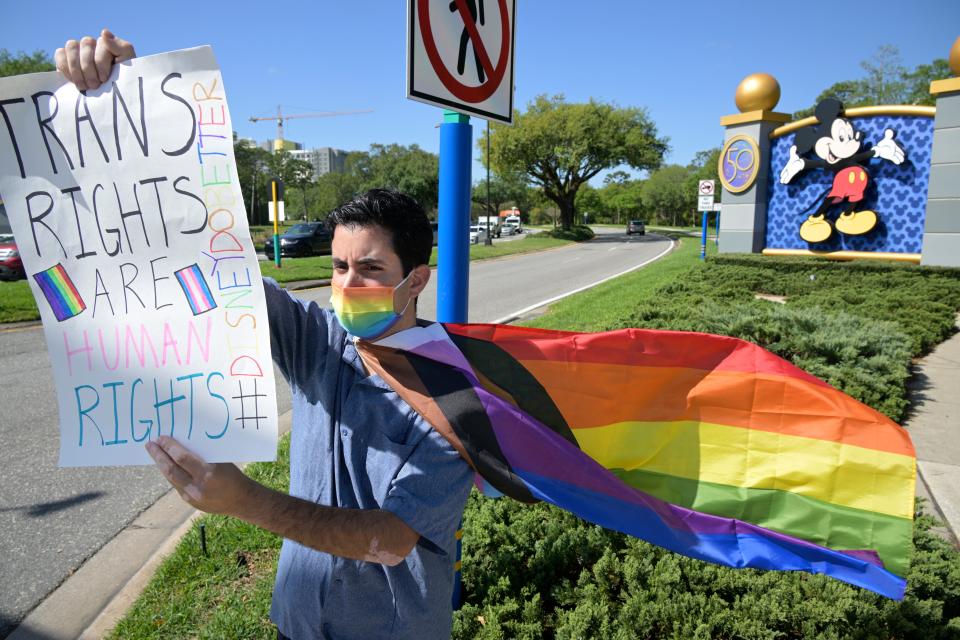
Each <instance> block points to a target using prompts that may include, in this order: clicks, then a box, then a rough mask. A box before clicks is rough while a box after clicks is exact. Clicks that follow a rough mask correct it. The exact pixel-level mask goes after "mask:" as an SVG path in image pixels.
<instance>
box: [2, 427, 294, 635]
mask: <svg viewBox="0 0 960 640" xmlns="http://www.w3.org/2000/svg"><path fill="white" fill-rule="evenodd" d="M291 420H292V412H291V411H286V412H285V413H283V414H281V415H280V416H278V419H277V434H278V436H280V435H283V434H285V433H286V432H287V431H289V430H290V423H291ZM202 515H204V514H203V513H202V512H200V511H197V510H196V509H194V508H193V507H191V506H190V505H189V504H187V503H186V502H184V501H183V500H181V499H180V496H179V495H178V494H177V492H176V490H174V489H170V490H168V491H167V492H166V493H164V494H163V495H162V496H161V497H160V498H159V499H158V500H157V501H156V502H154V503H153V504H152V505H151V506H149V507H147V508H146V509H145V510H144V511H142V512H141V513H140V515H139V516H137V517H136V518H134V520H133V521H132V522H131V523H130V524H128V525H127V526H126V527H124V528H123V529H122V530H121V531H120V532H119V533H118V534H117V535H116V536H114V537H113V538H112V539H111V540H109V541H108V542H107V543H106V544H104V545H103V546H102V547H101V548H100V549H99V550H98V551H97V552H96V553H94V554H93V555H92V556H91V557H90V558H88V559H87V560H85V561H84V563H83V564H81V565H80V567H79V568H78V569H77V570H76V571H74V572H73V573H72V574H70V576H68V577H67V579H66V580H64V581H63V583H61V584H60V586H59V587H57V588H56V589H54V590H53V591H52V592H51V593H50V594H49V595H47V597H46V598H44V599H43V600H42V601H41V602H40V604H38V605H37V606H36V607H35V608H34V609H33V610H32V611H31V612H30V613H28V614H27V616H26V617H25V618H24V619H23V621H22V622H21V623H20V624H19V625H18V626H17V627H16V628H15V629H14V630H13V632H11V634H10V635H9V636H7V640H52V639H54V638H57V639H60V638H63V639H66V638H78V639H79V640H98V639H99V638H103V637H104V636H106V635H107V634H108V633H110V631H111V630H113V628H114V627H115V626H116V625H117V623H118V622H119V621H120V620H121V619H122V618H123V616H124V615H125V614H126V613H127V611H128V610H129V609H130V606H131V605H132V604H133V603H134V602H135V601H136V599H137V598H138V597H140V594H141V593H143V590H144V589H145V588H146V586H147V584H149V582H150V580H151V579H152V578H153V576H154V574H155V573H156V571H157V569H158V568H159V567H160V564H161V563H162V562H163V560H164V559H166V557H167V556H168V555H169V554H170V552H172V551H173V550H174V548H176V546H177V544H179V543H180V540H181V538H183V536H184V535H185V534H186V533H187V532H188V531H190V528H191V527H192V526H193V522H194V520H196V519H197V518H199V517H200V516H202Z"/></svg>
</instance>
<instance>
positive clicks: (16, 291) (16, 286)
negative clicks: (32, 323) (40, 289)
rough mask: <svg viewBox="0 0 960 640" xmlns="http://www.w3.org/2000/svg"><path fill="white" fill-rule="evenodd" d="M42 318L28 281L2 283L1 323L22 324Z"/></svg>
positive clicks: (0, 296) (0, 292) (0, 290)
mask: <svg viewBox="0 0 960 640" xmlns="http://www.w3.org/2000/svg"><path fill="white" fill-rule="evenodd" d="M39 317H40V312H39V311H37V305H36V303H35V302H34V300H33V294H32V293H31V292H30V285H28V284H27V281H26V280H15V281H13V282H0V322H22V321H25V320H36V319H38V318H39Z"/></svg>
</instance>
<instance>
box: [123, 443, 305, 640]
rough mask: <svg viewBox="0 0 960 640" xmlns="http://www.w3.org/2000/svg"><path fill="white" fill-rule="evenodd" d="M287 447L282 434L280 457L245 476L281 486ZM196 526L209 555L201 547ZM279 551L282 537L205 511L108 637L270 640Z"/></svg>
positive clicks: (273, 630)
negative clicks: (271, 610)
mask: <svg viewBox="0 0 960 640" xmlns="http://www.w3.org/2000/svg"><path fill="white" fill-rule="evenodd" d="M289 447H290V437H289V436H284V437H283V438H281V440H280V446H279V449H278V454H277V462H275V463H256V464H251V465H249V466H248V467H247V468H246V473H247V474H248V475H249V476H250V477H252V478H254V479H255V480H257V481H259V482H261V483H263V484H265V485H267V486H269V487H272V488H274V489H277V490H279V491H286V490H287V487H288V485H289V482H290V479H289V468H290V457H289ZM201 526H203V528H204V529H205V530H206V542H207V552H208V555H204V554H203V552H202V551H201V546H200V527H201ZM279 553H280V538H278V537H277V536H275V535H273V534H272V533H269V532H267V531H264V530H263V529H259V528H257V527H254V526H253V525H249V524H247V523H245V522H242V521H240V520H236V519H234V518H227V517H224V516H214V515H206V516H202V517H201V518H200V519H199V520H197V521H196V522H195V523H194V525H193V528H192V529H190V531H189V532H188V533H187V535H186V536H184V538H183V540H181V541H180V544H179V545H178V546H177V548H176V549H175V550H174V552H173V553H172V554H171V555H170V556H169V557H167V559H166V560H164V562H163V564H162V565H161V567H160V569H159V570H158V571H157V573H156V575H155V576H154V577H153V579H152V580H151V581H150V584H149V585H148V586H147V588H146V590H145V591H144V592H143V593H142V594H141V595H140V597H139V598H138V599H137V601H136V602H135V603H134V605H133V607H132V608H131V609H130V611H128V612H127V615H126V617H124V619H123V620H122V621H121V622H120V623H119V624H118V625H117V627H116V628H114V630H113V631H112V632H111V634H110V635H109V636H108V637H109V638H113V639H118V640H119V639H121V638H158V639H159V638H163V639H164V640H166V639H170V638H210V639H211V640H220V639H221V638H245V639H250V638H264V639H270V640H273V639H274V638H276V637H277V632H276V628H275V627H274V626H273V624H272V623H271V622H270V617H269V616H270V596H271V593H272V592H273V579H274V576H275V575H276V567H277V557H278V555H279Z"/></svg>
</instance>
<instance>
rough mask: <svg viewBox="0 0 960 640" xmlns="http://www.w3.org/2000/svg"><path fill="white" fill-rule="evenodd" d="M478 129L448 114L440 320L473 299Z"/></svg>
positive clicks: (462, 311)
mask: <svg viewBox="0 0 960 640" xmlns="http://www.w3.org/2000/svg"><path fill="white" fill-rule="evenodd" d="M472 164H473V126H472V125H471V124H470V116H465V115H463V114H460V113H457V112H456V111H444V112H443V124H442V125H440V185H439V187H440V193H439V201H440V202H439V209H440V214H439V220H438V222H439V227H440V228H439V229H438V233H437V235H438V238H437V320H439V321H440V322H466V321H467V301H468V298H469V294H470V185H471V183H472V181H471V179H470V168H471V165H472ZM462 536H463V522H462V521H461V523H460V525H459V526H458V527H457V560H456V564H455V565H454V569H455V573H456V575H455V576H454V582H453V608H454V609H455V610H456V609H459V608H460V605H461V597H462V591H461V581H460V562H461V560H460V558H461V537H462Z"/></svg>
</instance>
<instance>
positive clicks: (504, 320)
mask: <svg viewBox="0 0 960 640" xmlns="http://www.w3.org/2000/svg"><path fill="white" fill-rule="evenodd" d="M676 243H677V241H676V240H670V246H669V247H667V248H666V249H664V250H663V251H661V252H660V253H658V254H657V255H655V256H654V257H652V258H650V259H649V260H645V261H643V262H641V263H640V264H638V265H635V266H632V267H630V268H629V269H627V270H626V271H621V272H620V273H615V274H613V275H612V276H607V277H606V278H603V279H601V280H597V281H596V282H593V283H591V284H588V285H585V286H582V287H579V288H577V289H574V290H573V291H568V292H567V293H561V294H560V295H558V296H554V297H552V298H549V299H547V300H541V301H540V302H538V303H536V304H532V305H530V306H529V307H524V308H523V309H520V310H519V311H514V312H513V313H511V314H509V315H506V316H503V317H502V318H499V319H497V320H494V321H493V322H492V323H491V324H507V323H508V322H513V321H514V320H517V319H519V318H521V317H523V315H524V314H525V313H530V312H531V311H533V310H534V309H539V308H540V307H544V306H546V305H548V304H553V303H554V302H556V301H557V300H563V299H564V298H566V297H568V296H572V295H573V294H575V293H580V292H581V291H586V290H587V289H590V288H592V287H596V286H597V285H601V284H603V283H604V282H607V281H608V280H613V279H614V278H619V277H620V276H623V275H626V274H628V273H630V272H631V271H636V270H637V269H641V268H643V267H645V266H647V265H648V264H650V263H651V262H654V261H656V260H659V259H660V258H662V257H663V256H665V255H667V254H668V253H670V252H671V251H673V248H674V246H676Z"/></svg>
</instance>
